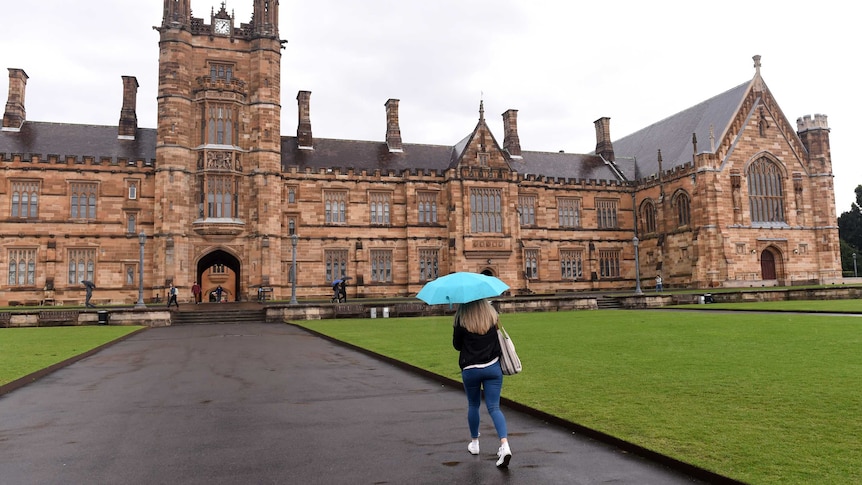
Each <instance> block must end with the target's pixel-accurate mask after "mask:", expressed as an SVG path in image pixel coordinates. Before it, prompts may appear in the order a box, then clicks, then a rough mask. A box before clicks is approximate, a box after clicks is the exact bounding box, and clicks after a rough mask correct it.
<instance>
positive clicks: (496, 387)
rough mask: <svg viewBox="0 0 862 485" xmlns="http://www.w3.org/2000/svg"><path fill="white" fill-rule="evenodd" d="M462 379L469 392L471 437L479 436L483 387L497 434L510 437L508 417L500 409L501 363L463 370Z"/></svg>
mask: <svg viewBox="0 0 862 485" xmlns="http://www.w3.org/2000/svg"><path fill="white" fill-rule="evenodd" d="M461 379H462V380H463V381H464V391H466V392H467V424H468V425H469V426H470V437H471V438H478V437H479V406H480V405H481V404H482V389H483V388H484V389H485V406H487V408H488V414H490V415H491V421H493V422H494V428H496V429H497V436H498V437H499V438H500V439H502V438H507V437H508V430H507V429H506V418H505V417H504V416H503V412H502V411H500V391H501V390H502V389H503V370H502V369H501V368H500V363H499V362H495V363H494V364H493V365H489V366H488V367H485V368H482V369H466V370H462V371H461Z"/></svg>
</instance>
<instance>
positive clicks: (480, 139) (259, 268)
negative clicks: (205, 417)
mask: <svg viewBox="0 0 862 485" xmlns="http://www.w3.org/2000/svg"><path fill="white" fill-rule="evenodd" d="M253 2H254V13H253V18H252V19H251V21H250V22H249V23H237V21H236V20H235V19H234V18H232V16H231V15H229V14H228V12H227V11H226V10H225V6H224V4H222V6H221V9H220V10H218V11H215V10H214V11H213V12H212V14H211V15H210V16H209V18H208V19H202V18H195V17H193V16H192V13H191V8H190V6H189V1H188V0H165V2H164V17H163V19H162V23H161V25H160V26H159V27H158V29H157V30H158V32H159V37H160V38H159V43H158V48H159V78H158V126H157V127H156V129H147V128H140V127H138V126H137V117H136V102H137V99H136V98H137V87H138V81H137V79H136V78H134V77H128V76H125V77H123V78H122V82H123V87H124V90H123V93H124V94H123V99H122V108H121V110H120V117H119V123H118V125H117V126H89V125H75V124H64V123H51V122H34V121H30V120H27V117H26V96H25V91H26V85H27V79H28V77H27V74H26V73H25V71H24V70H23V69H20V68H11V69H9V92H8V97H7V102H6V106H5V111H4V114H3V124H2V131H0V167H2V172H0V173H2V175H3V176H2V179H0V272H2V273H0V274H2V276H0V305H7V304H10V303H12V304H15V303H39V302H49V303H50V302H56V303H69V304H74V303H80V302H82V301H83V297H84V288H83V286H82V285H81V283H80V282H81V281H82V280H91V281H93V282H94V283H95V284H96V287H97V290H96V294H95V297H94V298H95V301H96V302H97V303H104V302H114V303H121V302H125V303H133V302H135V301H136V300H137V298H138V291H139V276H140V273H139V272H140V271H141V270H143V282H144V297H145V299H146V300H147V301H149V300H151V299H153V298H156V297H161V298H164V292H165V287H166V286H169V285H170V284H171V283H173V284H175V285H177V286H178V287H180V289H181V292H182V293H181V294H183V295H185V298H188V297H189V296H190V293H189V289H190V287H191V285H192V284H193V283H194V282H195V281H201V282H202V286H203V288H204V292H205V294H209V293H210V292H211V291H212V290H213V289H214V288H215V287H217V286H222V287H223V288H224V289H225V290H226V295H227V297H228V298H229V299H231V300H234V299H254V298H256V295H257V290H258V288H259V287H266V288H272V296H273V297H275V298H277V299H288V298H289V297H290V296H291V294H292V291H293V286H292V283H291V274H292V269H293V264H294V255H295V261H296V287H295V291H296V295H297V296H298V297H299V298H311V297H315V298H328V297H329V295H330V293H331V290H330V286H329V283H330V282H331V281H332V280H334V279H337V278H340V277H343V276H350V277H352V278H353V279H352V280H351V285H350V286H349V289H348V295H349V296H350V297H377V296H407V295H413V294H415V293H416V292H418V290H419V289H420V288H421V287H422V285H423V284H424V283H425V282H427V281H429V280H431V279H433V278H435V277H437V276H438V275H444V274H447V273H449V272H453V271H475V272H485V273H488V274H493V275H495V276H498V277H500V278H502V279H503V280H504V281H506V282H507V283H508V284H509V285H510V286H511V287H512V292H513V293H515V294H518V293H555V292H559V291H572V290H610V289H634V288H635V285H636V281H637V280H638V278H639V279H640V281H641V282H642V283H643V285H644V288H645V289H648V288H651V286H652V284H653V283H652V282H653V278H654V277H655V276H656V275H657V274H659V273H660V274H661V275H662V276H663V278H664V284H665V287H666V288H667V287H668V286H670V287H702V288H710V287H721V286H761V285H775V284H794V283H798V282H830V281H833V280H836V279H838V278H840V275H841V273H840V263H839V255H838V251H839V250H838V233H837V223H836V215H835V213H834V211H835V209H834V207H835V204H834V195H833V187H832V177H833V175H832V163H831V156H830V151H829V127H828V124H827V119H826V116H824V115H814V116H813V117H812V116H805V117H802V118H799V119H798V120H797V122H796V125H795V126H793V125H792V124H791V123H790V122H789V121H788V120H787V118H786V117H785V116H784V114H783V113H782V111H781V109H780V107H779V105H778V104H777V101H776V100H775V99H774V98H773V97H772V94H771V92H770V91H769V89H768V87H767V86H766V84H765V82H764V80H763V78H762V77H761V72H760V70H761V65H760V58H759V56H755V58H754V67H755V72H754V76H753V78H752V79H751V80H749V81H746V82H744V83H742V84H740V85H738V86H736V87H734V88H731V89H730V90H728V91H726V92H724V93H721V94H719V95H717V96H715V97H713V98H711V99H709V100H706V101H704V102H703V103H700V104H698V105H696V106H693V107H691V108H689V109H687V110H685V111H682V112H680V113H677V114H675V115H673V116H670V117H668V118H665V119H663V120H662V121H659V122H657V123H655V124H653V125H650V126H648V127H646V128H644V129H643V130H640V131H638V132H636V133H633V134H631V135H628V136H626V137H624V138H621V139H618V140H615V141H612V138H611V132H610V119H609V118H601V119H599V120H597V121H595V128H596V147H595V150H594V151H592V152H591V153H584V154H571V153H560V152H540V151H527V150H523V149H522V148H521V141H520V138H519V136H518V117H517V115H518V112H517V110H514V109H510V110H507V111H505V112H504V113H503V114H502V116H503V124H504V132H503V133H502V143H500V142H498V139H497V138H496V137H495V135H494V134H493V133H492V132H491V130H490V129H489V128H488V125H487V124H486V122H485V110H484V106H483V104H482V103H481V102H480V103H479V107H478V108H479V109H478V121H477V123H476V125H475V126H472V127H471V126H466V127H464V128H465V134H466V136H465V137H464V139H462V140H460V141H458V142H456V143H454V144H453V145H425V144H412V143H410V142H409V140H402V137H401V133H400V125H399V116H398V107H399V100H397V99H390V100H388V101H385V103H384V104H383V108H384V109H383V110H381V111H384V112H385V118H384V117H383V116H381V120H380V122H381V133H385V136H384V139H383V140H380V141H357V140H336V139H326V138H317V137H315V136H313V131H312V118H311V93H310V92H308V91H301V92H299V93H298V94H297V96H296V101H297V108H298V117H297V120H296V122H297V129H296V134H295V136H282V135H281V114H282V96H281V91H280V87H281V79H280V76H281V72H282V71H281V50H282V48H283V41H282V40H281V39H280V37H279V30H278V18H279V17H278V9H279V5H278V2H277V1H275V0H253ZM288 99H289V98H288ZM528 122H529V121H528ZM141 234H143V235H144V241H145V242H144V243H143V249H144V264H143V268H141V267H140V262H139V261H140V250H141V247H142V244H141V242H140V237H141V236H140V235H141ZM635 238H637V239H635ZM636 241H637V243H636ZM636 255H637V258H636ZM636 261H637V262H638V264H637V265H636ZM636 276H637V277H636ZM182 299H183V298H181V300H182Z"/></svg>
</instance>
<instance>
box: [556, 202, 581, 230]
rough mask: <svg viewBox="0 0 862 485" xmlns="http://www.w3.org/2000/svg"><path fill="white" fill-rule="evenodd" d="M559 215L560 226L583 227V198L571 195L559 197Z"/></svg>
mask: <svg viewBox="0 0 862 485" xmlns="http://www.w3.org/2000/svg"><path fill="white" fill-rule="evenodd" d="M557 215H558V217H559V221H560V227H570V228H576V227H581V199H573V198H569V197H564V198H560V199H557Z"/></svg>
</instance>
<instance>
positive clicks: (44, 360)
mask: <svg viewBox="0 0 862 485" xmlns="http://www.w3.org/2000/svg"><path fill="white" fill-rule="evenodd" d="M139 328H141V327H135V326H90V325H87V326H80V327H39V328H35V327H27V328H0V386H2V385H4V384H8V383H10V382H12V381H14V380H16V379H19V378H21V377H24V376H26V375H28V374H32V373H33V372H36V371H38V370H41V369H44V368H46V367H50V366H52V365H54V364H56V363H58V362H62V361H64V360H66V359H68V358H71V357H74V356H76V355H80V354H83V353H84V352H87V351H89V350H92V349H94V348H96V347H98V346H100V345H102V344H104V343H107V342H110V341H112V340H116V339H118V338H120V337H122V336H124V335H127V334H129V333H131V332H134V331H135V330H138V329H139Z"/></svg>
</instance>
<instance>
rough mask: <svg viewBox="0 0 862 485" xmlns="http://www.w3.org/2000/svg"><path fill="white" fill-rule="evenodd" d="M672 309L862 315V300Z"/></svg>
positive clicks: (780, 302) (695, 306) (762, 303)
mask: <svg viewBox="0 0 862 485" xmlns="http://www.w3.org/2000/svg"><path fill="white" fill-rule="evenodd" d="M671 308H694V309H697V310H771V311H793V312H839V313H840V312H845V313H847V312H855V313H862V300H858V299H857V300H790V301H752V302H742V303H710V304H708V305H677V306H674V307H671Z"/></svg>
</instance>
